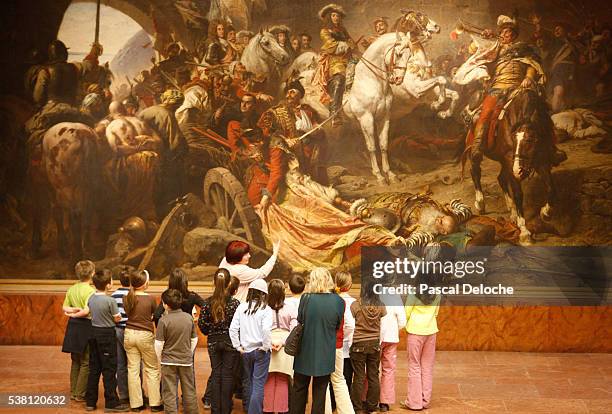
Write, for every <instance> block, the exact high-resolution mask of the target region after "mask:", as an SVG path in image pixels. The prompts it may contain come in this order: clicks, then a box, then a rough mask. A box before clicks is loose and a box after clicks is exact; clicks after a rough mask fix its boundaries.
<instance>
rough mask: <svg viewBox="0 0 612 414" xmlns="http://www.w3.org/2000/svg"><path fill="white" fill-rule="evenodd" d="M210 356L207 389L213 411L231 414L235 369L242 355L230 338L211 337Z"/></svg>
mask: <svg viewBox="0 0 612 414" xmlns="http://www.w3.org/2000/svg"><path fill="white" fill-rule="evenodd" d="M208 356H209V357H210V366H211V368H212V371H211V373H210V377H209V381H208V382H209V384H208V387H207V390H208V391H209V392H210V400H209V402H210V405H211V411H212V412H213V413H220V414H230V413H231V412H232V394H233V391H234V367H235V366H236V365H237V364H238V358H239V356H240V354H239V353H238V351H236V350H235V349H234V348H233V347H232V344H231V342H230V340H229V337H222V336H216V337H215V336H212V335H211V336H209V338H208Z"/></svg>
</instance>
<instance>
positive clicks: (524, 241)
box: [519, 233, 533, 246]
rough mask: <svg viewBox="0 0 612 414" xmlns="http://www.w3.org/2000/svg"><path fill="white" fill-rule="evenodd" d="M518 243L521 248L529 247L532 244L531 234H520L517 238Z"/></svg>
mask: <svg viewBox="0 0 612 414" xmlns="http://www.w3.org/2000/svg"><path fill="white" fill-rule="evenodd" d="M519 243H520V244H521V246H531V245H532V244H533V237H532V236H531V233H521V235H520V236H519Z"/></svg>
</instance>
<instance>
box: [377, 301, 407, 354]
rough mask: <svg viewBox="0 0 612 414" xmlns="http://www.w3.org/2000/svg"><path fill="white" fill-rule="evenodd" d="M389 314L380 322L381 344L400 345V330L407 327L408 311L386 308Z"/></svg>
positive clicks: (399, 307)
mask: <svg viewBox="0 0 612 414" xmlns="http://www.w3.org/2000/svg"><path fill="white" fill-rule="evenodd" d="M385 308H386V309H387V314H386V315H385V316H383V318H382V319H381V320H380V342H381V343H383V342H389V343H394V344H395V343H398V342H399V330H400V329H402V328H403V327H404V326H406V310H405V309H404V307H403V306H402V303H401V301H400V304H399V305H398V306H389V305H387V306H385Z"/></svg>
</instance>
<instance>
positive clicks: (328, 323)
mask: <svg viewBox="0 0 612 414" xmlns="http://www.w3.org/2000/svg"><path fill="white" fill-rule="evenodd" d="M344 306H345V305H344V300H342V298H341V297H340V296H338V295H337V294H335V293H309V294H305V295H302V297H301V299H300V306H299V308H298V320H299V321H301V322H302V323H303V324H304V332H303V334H302V343H301V347H300V353H299V354H298V355H297V356H296V357H295V359H294V362H293V369H294V370H295V372H299V373H300V374H302V375H307V376H311V377H320V376H323V375H329V374H331V373H332V372H334V370H335V365H336V333H337V331H338V329H342V325H343V317H344Z"/></svg>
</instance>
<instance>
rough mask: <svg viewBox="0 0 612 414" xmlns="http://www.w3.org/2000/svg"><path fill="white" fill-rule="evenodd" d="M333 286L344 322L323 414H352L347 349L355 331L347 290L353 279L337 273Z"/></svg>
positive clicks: (351, 376)
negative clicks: (341, 306)
mask: <svg viewBox="0 0 612 414" xmlns="http://www.w3.org/2000/svg"><path fill="white" fill-rule="evenodd" d="M334 282H335V284H336V289H337V291H339V292H340V297H341V298H342V299H343V300H344V305H345V306H344V318H343V319H344V322H343V326H342V329H339V330H338V332H339V333H342V340H341V341H340V343H338V344H337V345H338V347H337V348H336V370H335V371H334V372H332V374H331V375H330V383H331V385H332V386H331V387H330V391H331V392H330V397H331V398H329V397H326V399H325V413H326V414H331V413H332V411H334V410H336V411H337V413H338V414H344V413H351V414H352V413H354V409H353V405H352V403H351V396H350V392H351V383H352V380H353V366H352V365H351V359H350V354H349V349H350V347H351V343H352V342H353V331H354V330H355V318H354V317H353V314H352V313H351V304H352V303H353V302H354V301H355V299H354V298H353V297H351V295H349V294H348V291H349V289H350V288H351V286H352V285H353V278H352V276H351V274H350V273H348V272H338V273H336V276H335V281H334Z"/></svg>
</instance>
